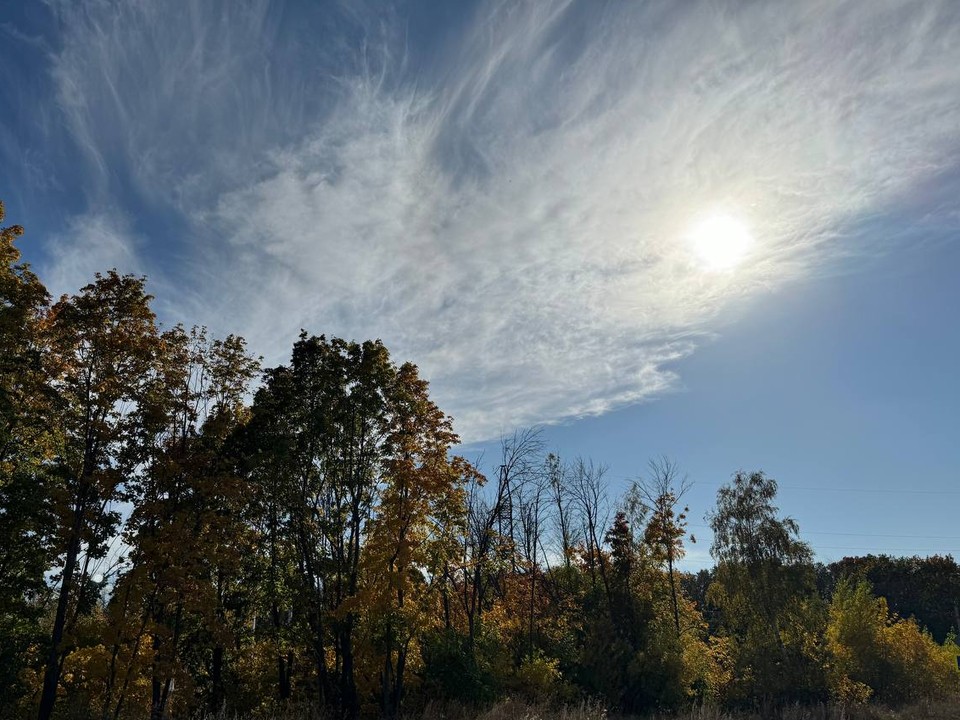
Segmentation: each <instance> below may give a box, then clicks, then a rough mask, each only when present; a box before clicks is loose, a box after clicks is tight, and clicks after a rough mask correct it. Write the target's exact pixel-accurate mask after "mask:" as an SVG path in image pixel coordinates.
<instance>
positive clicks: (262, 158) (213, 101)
mask: <svg viewBox="0 0 960 720" xmlns="http://www.w3.org/2000/svg"><path fill="white" fill-rule="evenodd" d="M81 5H84V7H83V9H82V10H81V9H76V6H77V4H71V3H67V4H63V5H55V6H54V7H56V8H58V9H57V12H58V13H60V14H61V18H62V25H63V42H62V49H61V50H60V51H59V53H58V54H57V55H56V56H55V57H54V58H53V76H54V78H55V80H56V82H57V86H58V88H59V101H60V105H61V107H62V109H63V113H64V115H65V117H66V118H67V120H68V124H69V128H70V131H71V133H72V136H73V138H74V140H75V142H76V143H77V145H78V146H79V147H81V148H83V149H84V153H85V157H86V158H87V162H88V169H87V172H88V173H89V175H90V177H91V178H92V180H91V183H90V187H91V188H92V190H91V203H95V202H103V201H104V199H105V198H106V199H110V200H111V201H118V199H119V201H120V202H126V203H132V200H131V199H130V198H131V197H134V196H135V197H136V198H138V202H141V203H142V202H149V203H151V207H153V208H154V209H155V210H156V211H157V212H158V213H171V214H174V215H176V217H177V218H178V222H179V223H180V226H181V227H180V229H179V231H178V232H177V233H176V234H175V235H174V234H172V233H161V232H159V231H157V230H148V229H144V230H143V231H142V233H143V234H144V235H146V236H148V237H147V238H146V239H145V240H144V241H143V242H144V250H143V253H142V255H143V261H144V269H145V270H146V271H147V272H148V273H150V274H151V275H153V274H157V273H158V272H159V274H160V275H161V278H160V280H161V282H162V283H163V284H164V285H168V286H174V285H176V286H178V287H181V288H182V289H183V292H182V293H180V295H179V300H178V302H180V309H179V312H180V313H182V314H183V315H186V316H190V317H193V318H195V319H196V321H199V322H205V323H207V324H209V325H211V326H212V327H215V328H216V329H218V330H221V331H238V332H240V333H242V334H245V335H246V336H247V337H248V338H249V339H250V340H251V343H252V346H253V347H254V348H255V349H256V350H257V351H258V352H262V353H264V354H265V355H266V356H267V358H268V360H269V361H272V362H282V361H283V360H284V358H285V355H286V353H287V348H288V347H289V343H290V342H291V340H292V339H293V338H294V337H295V333H296V331H297V330H298V328H300V327H306V328H308V329H309V330H311V331H313V332H318V333H319V332H326V333H328V334H339V335H343V336H347V337H356V338H364V337H381V338H383V339H384V341H385V342H387V344H388V346H389V347H390V348H391V349H392V351H393V352H394V354H395V356H396V357H397V358H401V359H407V358H409V359H412V360H414V361H415V362H417V363H418V364H419V365H420V366H421V368H422V369H423V371H424V374H425V375H426V376H427V377H428V378H430V379H431V381H432V387H433V391H434V395H435V396H436V397H437V399H438V400H439V402H440V404H441V406H442V407H444V409H446V410H447V411H449V412H451V414H453V415H454V417H455V418H456V420H457V427H458V429H459V430H460V431H461V433H462V434H463V435H464V436H465V438H467V439H471V440H474V439H480V438H484V437H489V436H491V435H493V434H496V433H497V432H498V431H499V430H500V429H501V428H509V427H512V426H515V425H524V424H528V423H534V422H551V421H557V420H560V419H563V418H569V417H576V416H581V415H585V414H596V413H603V412H606V411H609V410H610V409H612V408H615V407H618V406H621V405H623V404H627V403H634V402H639V401H643V400H645V399H648V398H651V397H654V396H656V395H657V394H659V393H662V392H664V391H666V390H668V389H669V388H671V387H675V386H676V384H677V378H676V376H675V374H674V372H673V371H672V370H671V368H672V367H674V366H675V362H676V361H677V360H678V359H680V358H683V357H685V356H687V355H689V354H690V353H691V352H693V351H694V349H695V347H696V344H697V342H698V341H699V340H701V339H702V338H703V337H704V336H705V334H707V333H709V332H710V331H711V330H712V329H713V327H714V325H713V323H714V321H715V319H716V317H717V315H718V313H719V312H720V310H721V309H723V308H724V307H725V306H726V305H727V304H728V303H729V302H730V301H731V300H732V299H734V298H737V297H744V296H753V295H756V294H757V293H764V292H768V291H769V290H770V289H775V288H776V287H778V286H780V285H781V284H782V283H785V282H789V281H791V280H793V279H796V278H798V277H802V276H804V275H808V274H810V273H813V272H820V271H823V270H824V269H829V268H830V267H831V266H832V265H833V264H835V263H836V262H838V261H839V260H840V259H842V258H850V257H853V258H856V257H860V256H869V255H870V254H873V253H875V252H877V249H876V248H877V247H879V246H880V245H882V244H883V243H884V242H885V241H886V240H887V238H885V237H884V236H883V233H882V228H881V229H880V230H879V231H878V232H877V233H876V234H874V235H871V236H870V237H864V236H863V235H858V234H853V233H851V232H850V231H849V228H850V227H851V226H853V225H856V224H857V223H858V222H860V221H861V220H862V219H863V218H865V217H871V216H876V215H878V214H882V212H883V210H884V208H885V207H888V206H889V205H890V204H891V203H894V202H901V203H904V202H905V203H906V204H908V205H910V204H913V205H916V206H919V207H918V209H917V212H918V213H922V212H937V213H940V212H955V211H956V207H955V205H953V206H946V207H943V206H938V207H937V208H933V209H927V210H925V209H923V199H922V197H920V198H918V197H917V196H916V192H917V189H918V188H922V187H924V183H926V182H928V181H929V179H930V178H933V177H935V176H937V177H953V178H954V179H956V177H957V174H956V173H955V172H954V173H953V174H952V175H951V171H952V170H953V169H955V168H956V166H957V160H958V148H957V144H956V137H955V136H956V128H957V127H958V125H960V90H958V87H957V74H956V68H957V67H960V11H958V9H957V8H956V7H955V6H954V4H953V3H950V2H946V1H945V2H927V3H922V4H920V3H916V2H894V1H893V0H889V1H888V0H885V1H883V2H877V3H870V4H869V6H867V5H863V4H853V3H850V4H838V3H834V2H827V1H826V0H824V1H823V2H819V3H818V2H808V3H789V4H787V3H784V4H773V3H739V2H700V3H672V2H646V3H607V4H604V3H585V2H584V3H577V2H567V3H522V4H514V3H485V4H481V5H479V6H478V7H477V8H476V9H475V11H473V12H474V14H473V15H472V16H471V17H470V18H469V20H467V21H464V22H463V23H462V24H453V25H451V27H452V28H455V32H456V33H457V34H456V35H455V36H454V37H451V38H447V39H446V41H443V42H440V41H434V42H432V43H425V46H426V45H429V47H428V48H426V47H420V46H419V45H417V43H416V41H415V38H414V36H415V33H411V32H409V31H405V30H404V28H405V26H404V20H403V14H402V12H401V10H400V9H395V10H393V11H391V12H387V13H378V14H377V15H376V16H374V15H373V14H367V13H366V12H365V11H355V12H350V13H347V12H346V11H343V12H337V11H336V10H335V9H330V8H326V9H325V12H324V13H320V12H316V13H315V14H312V13H313V11H310V10H308V9H297V8H294V7H293V6H289V7H287V8H286V9H284V8H283V7H281V6H277V5H274V4H271V3H267V2H251V3H208V2H199V1H197V2H193V3H187V4H186V5H185V6H184V5H181V4H180V3H167V2H160V1H159V0H157V1H156V2H152V1H150V0H141V1H140V2H137V3H120V4H118V5H117V4H114V3H105V2H104V3H89V4H86V3H84V4H81ZM114 5H116V7H115V6H114ZM183 7H186V9H185V10H184V9H182V8H183ZM302 12H306V13H311V14H309V15H307V16H302V15H298V13H302ZM451 32H454V30H451ZM411 38H414V39H411ZM958 190H960V187H958ZM134 194H135V195H134ZM716 209H722V210H723V211H725V212H728V213H730V214H734V215H736V216H738V217H741V218H742V219H743V220H744V222H745V223H747V224H748V225H749V226H750V228H751V230H752V232H753V233H754V235H755V236H756V238H757V244H756V246H755V248H754V250H753V253H752V255H751V257H750V258H749V259H748V261H747V262H746V263H745V264H744V265H743V266H742V267H740V268H739V269H738V270H737V271H736V272H733V273H707V272H703V270H702V268H700V267H699V266H698V264H697V261H696V259H695V258H693V257H691V253H690V248H689V246H688V244H687V243H686V241H685V239H684V235H685V233H686V232H687V231H688V229H689V228H690V227H691V226H692V225H693V224H694V223H695V222H696V220H697V218H698V217H701V216H703V215H705V214H708V213H710V212H712V211H714V210H716ZM139 229H140V228H139V226H138V230H139ZM110 232H111V231H110V227H109V226H106V230H105V233H106V234H105V235H104V236H103V238H101V239H99V240H97V239H95V238H93V237H92V236H86V235H83V236H79V237H78V239H77V241H76V242H74V246H75V247H77V248H79V247H81V246H82V247H87V246H86V245H81V243H87V242H89V243H90V245H89V247H90V248H93V250H94V252H92V253H91V255H90V256H87V255H86V254H85V255H84V257H83V261H84V262H86V261H87V260H90V261H91V262H92V261H93V259H96V260H97V261H99V260H100V258H99V257H98V253H103V254H106V255H109V254H110V253H112V252H119V253H120V254H121V255H123V253H124V252H127V250H125V249H124V248H128V246H127V245H125V244H124V243H123V242H121V241H119V240H118V239H117V238H118V237H119V236H118V235H117V234H116V233H114V234H113V235H111V234H110ZM111 238H113V239H111ZM160 248H163V249H164V251H166V252H173V253H174V254H175V255H176V256H177V257H179V258H181V261H180V262H178V263H176V264H173V265H171V264H170V263H166V264H164V263H161V262H159V261H158V260H157V254H158V253H159V252H160V250H159V249H160ZM130 257H133V255H130ZM61 265H64V264H63V263H61ZM64 266H65V265H64ZM82 269H83V270H84V271H85V272H86V269H87V268H86V266H85V265H84V266H82ZM57 282H59V280H57ZM171 312H174V313H176V312H178V310H177V309H176V308H172V309H171ZM178 319H179V318H178Z"/></svg>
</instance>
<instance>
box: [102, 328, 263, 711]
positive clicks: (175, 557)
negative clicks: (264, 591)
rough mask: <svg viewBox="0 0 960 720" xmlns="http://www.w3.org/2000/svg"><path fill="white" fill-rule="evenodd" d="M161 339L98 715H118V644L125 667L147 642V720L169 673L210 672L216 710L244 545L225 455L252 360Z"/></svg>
mask: <svg viewBox="0 0 960 720" xmlns="http://www.w3.org/2000/svg"><path fill="white" fill-rule="evenodd" d="M161 339H162V345H161V348H160V351H159V354H158V372H157V373H156V376H155V378H154V382H153V383H152V387H151V390H150V393H149V396H148V397H149V399H150V402H149V404H146V403H145V404H142V405H141V408H140V414H141V416H142V417H141V420H140V423H139V427H140V428H141V441H140V444H141V446H142V447H143V451H142V455H141V457H142V462H141V463H140V466H139V468H138V471H137V473H136V475H135V476H134V477H133V478H132V479H131V481H130V482H128V483H127V493H126V497H127V498H128V499H129V500H131V501H133V503H134V509H133V512H132V513H131V516H130V520H129V522H128V524H127V528H126V532H125V540H126V542H127V544H128V545H129V547H130V566H129V568H128V570H127V572H126V573H125V574H124V576H123V577H121V578H120V580H119V581H118V583H117V586H116V588H115V590H114V597H113V602H112V603H111V610H112V611H113V620H114V624H115V626H116V628H117V629H118V630H120V632H119V634H118V637H117V639H116V641H115V643H114V646H113V651H112V656H111V663H110V668H109V673H108V677H107V688H106V692H105V698H104V703H103V713H102V715H103V717H104V718H107V717H109V716H110V715H111V711H112V715H113V716H114V717H116V716H119V714H120V711H121V708H122V706H123V703H124V701H125V691H126V686H127V684H128V680H129V676H130V672H131V667H130V666H129V665H128V667H127V669H126V671H125V672H124V673H123V677H124V682H123V684H122V685H121V687H120V688H119V690H118V692H117V693H116V698H115V699H114V679H115V677H116V674H117V659H118V655H119V653H120V650H121V647H122V646H123V645H124V644H126V645H127V646H131V647H130V648H129V649H128V650H127V652H126V655H127V657H129V658H130V661H134V660H135V659H136V658H137V657H138V655H139V649H140V647H141V646H142V645H143V644H144V643H147V644H148V645H149V650H150V652H151V665H150V675H151V717H156V718H160V717H164V716H165V713H166V708H167V705H168V702H169V699H170V693H171V688H172V687H173V683H174V680H175V678H176V679H177V680H178V684H180V685H185V684H186V682H187V681H188V679H189V680H190V681H193V682H197V681H199V679H200V678H203V677H204V676H206V677H208V678H209V679H208V685H209V687H207V688H206V692H205V694H206V696H207V698H206V699H207V704H208V705H209V706H210V708H211V709H213V710H214V711H219V710H220V709H221V705H222V702H223V695H224V689H223V683H224V672H225V670H224V664H225V655H226V650H225V646H227V645H228V644H232V643H229V642H228V641H229V640H230V639H231V637H232V635H233V632H232V631H233V628H232V627H231V622H230V618H231V614H232V613H235V612H236V610H237V608H236V607H228V605H230V599H231V598H232V596H233V595H234V594H235V589H234V587H233V586H234V585H235V584H236V579H237V578H238V576H239V575H240V572H241V565H242V560H243V557H244V556H245V555H246V554H248V553H249V548H250V545H251V542H250V539H249V537H248V536H249V531H248V528H247V525H246V522H245V519H244V512H243V511H244V507H245V504H246V496H247V489H246V486H245V483H244V481H243V480H242V478H240V477H239V476H238V475H237V473H235V472H233V471H232V467H231V465H232V460H231V458H229V457H228V448H229V443H230V441H231V438H232V436H233V434H234V433H235V431H236V430H237V428H238V427H239V426H240V425H242V423H243V422H244V420H245V416H246V409H245V408H244V405H243V396H244V394H245V392H246V388H247V385H248V383H249V382H250V380H251V379H252V378H253V376H254V375H255V373H256V370H257V362H256V361H255V360H253V359H252V358H250V357H249V356H248V354H247V352H246V346H245V343H244V341H243V339H242V338H238V337H235V336H230V337H228V338H227V339H226V340H215V341H212V342H211V341H209V340H208V338H207V335H206V331H205V330H203V329H199V328H194V329H193V330H192V331H191V332H189V333H188V332H186V331H185V330H184V329H183V328H182V327H180V326H177V327H175V328H173V329H172V330H169V331H167V332H165V333H163V335H162V338H161ZM124 631H125V632H124ZM188 632H192V633H193V637H192V638H190V642H189V645H190V647H191V654H192V655H193V656H194V657H197V656H199V655H201V654H202V652H203V651H206V652H207V653H209V655H210V656H211V657H210V660H209V666H208V667H202V668H190V671H189V672H188V671H187V670H188V669H187V668H186V667H184V665H185V662H186V660H185V657H184V647H183V646H184V645H186V644H187V643H186V642H185V638H187V636H188ZM147 641H148V642H147ZM114 703H115V704H114ZM112 704H113V705H112ZM111 705H112V707H111Z"/></svg>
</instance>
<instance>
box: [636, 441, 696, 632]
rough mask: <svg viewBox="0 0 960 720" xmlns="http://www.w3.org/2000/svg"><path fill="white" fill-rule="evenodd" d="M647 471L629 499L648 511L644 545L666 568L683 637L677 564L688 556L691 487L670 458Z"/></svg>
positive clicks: (676, 624)
mask: <svg viewBox="0 0 960 720" xmlns="http://www.w3.org/2000/svg"><path fill="white" fill-rule="evenodd" d="M647 467H648V473H647V476H646V477H644V478H642V479H641V480H639V481H637V482H634V484H633V486H632V488H631V492H630V493H629V495H628V497H631V499H632V500H633V501H634V502H636V503H639V504H640V505H642V506H643V507H644V509H645V514H646V515H647V523H646V527H645V529H644V533H643V541H644V542H645V543H646V544H647V546H648V547H649V548H650V549H651V551H652V553H653V558H654V560H655V561H656V562H658V563H663V564H665V565H666V568H667V580H668V582H669V584H670V605H671V609H672V611H673V621H674V627H675V629H676V632H677V635H678V636H679V635H680V588H679V587H678V581H677V572H676V563H677V561H678V560H680V559H681V558H683V556H684V548H683V538H684V536H685V535H686V528H687V513H688V512H689V511H690V510H689V508H688V507H686V506H684V505H682V504H681V503H682V500H683V496H684V495H685V494H686V492H687V491H688V490H689V489H690V483H689V481H688V480H687V479H686V477H682V476H681V475H680V469H679V467H678V466H677V464H676V463H675V462H673V461H672V460H670V459H669V458H667V457H661V458H658V459H655V460H650V462H649V463H648V466H647Z"/></svg>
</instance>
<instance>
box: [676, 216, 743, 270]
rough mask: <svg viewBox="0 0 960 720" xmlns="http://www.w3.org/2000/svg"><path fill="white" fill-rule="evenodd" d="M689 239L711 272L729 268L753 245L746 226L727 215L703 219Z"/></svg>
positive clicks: (738, 261)
mask: <svg viewBox="0 0 960 720" xmlns="http://www.w3.org/2000/svg"><path fill="white" fill-rule="evenodd" d="M690 239H691V242H692V245H693V251H694V252H695V253H696V255H697V257H698V258H700V261H701V262H702V263H703V265H704V267H705V268H706V269H708V270H713V271H721V270H732V269H733V268H734V267H736V266H737V265H739V264H740V263H741V261H742V260H743V258H744V257H745V256H746V254H747V252H748V251H749V249H750V246H751V245H752V244H753V238H752V237H751V235H750V232H749V230H747V227H746V225H744V224H743V223H742V222H741V221H740V220H737V219H736V218H735V217H732V216H730V215H711V216H710V217H708V218H706V219H705V220H702V221H701V222H700V223H699V224H698V225H697V226H696V227H694V229H693V231H692V232H691V234H690Z"/></svg>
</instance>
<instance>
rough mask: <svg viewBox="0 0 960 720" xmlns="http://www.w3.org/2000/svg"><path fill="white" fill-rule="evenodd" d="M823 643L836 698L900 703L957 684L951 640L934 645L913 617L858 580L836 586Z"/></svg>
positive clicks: (934, 694)
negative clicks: (899, 613)
mask: <svg viewBox="0 0 960 720" xmlns="http://www.w3.org/2000/svg"><path fill="white" fill-rule="evenodd" d="M826 645H827V653H828V658H829V667H828V682H829V685H830V692H831V695H832V697H833V698H834V699H835V700H836V701H837V702H841V703H844V704H856V703H862V702H866V701H867V700H869V699H871V698H877V699H880V700H882V701H884V702H887V703H903V702H909V701H911V700H917V699H920V698H928V697H937V696H942V695H945V694H947V693H949V692H951V691H956V690H957V688H958V686H960V682H958V680H960V677H958V673H957V669H956V660H955V657H956V652H955V651H956V644H955V642H954V641H953V639H952V638H950V639H948V641H947V643H945V644H944V645H942V646H941V645H938V644H937V643H936V641H934V639H933V638H932V637H931V636H930V634H929V633H927V632H925V631H924V630H922V629H921V628H920V626H919V625H918V624H917V622H916V621H915V620H914V619H912V618H910V619H903V618H898V617H897V616H896V615H894V614H891V613H890V611H889V609H888V607H887V602H886V600H885V599H883V598H878V597H875V596H874V595H873V593H872V591H871V588H870V585H869V583H867V582H865V581H862V580H861V581H859V582H854V581H851V580H843V581H841V582H840V583H839V584H838V585H837V588H836V590H835V591H834V594H833V600H832V602H831V605H830V619H829V623H828V625H827V631H826Z"/></svg>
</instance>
